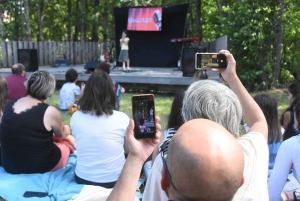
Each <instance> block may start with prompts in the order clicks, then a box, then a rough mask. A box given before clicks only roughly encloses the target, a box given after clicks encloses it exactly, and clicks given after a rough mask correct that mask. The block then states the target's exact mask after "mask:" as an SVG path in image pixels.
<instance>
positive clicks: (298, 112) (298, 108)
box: [293, 96, 300, 131]
mask: <svg viewBox="0 0 300 201" xmlns="http://www.w3.org/2000/svg"><path fill="white" fill-rule="evenodd" d="M295 102H296V104H295V106H294V108H293V109H294V112H295V117H296V119H297V121H298V128H297V129H298V130H299V131H300V96H298V97H297V99H295Z"/></svg>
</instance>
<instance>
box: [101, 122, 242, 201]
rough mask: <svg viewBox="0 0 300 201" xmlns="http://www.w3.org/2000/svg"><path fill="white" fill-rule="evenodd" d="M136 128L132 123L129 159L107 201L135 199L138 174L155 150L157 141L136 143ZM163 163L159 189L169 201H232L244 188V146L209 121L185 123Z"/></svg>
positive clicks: (128, 136) (173, 140)
mask: <svg viewBox="0 0 300 201" xmlns="http://www.w3.org/2000/svg"><path fill="white" fill-rule="evenodd" d="M133 128H134V125H133V123H132V122H131V126H130V130H131V132H128V133H129V134H127V138H128V139H127V141H128V146H129V150H130V153H129V157H128V159H127V161H126V163H125V167H124V169H123V171H122V174H121V176H120V179H119V180H118V182H117V184H116V186H115V187H114V189H113V190H112V192H111V194H110V196H109V198H108V199H107V200H108V201H117V200H122V201H131V200H133V199H134V196H135V187H136V184H137V182H138V176H137V175H138V174H137V172H139V171H140V168H141V166H142V164H143V162H144V161H145V160H146V159H147V156H148V155H150V154H151V152H150V151H152V150H153V147H151V150H149V149H150V148H148V147H150V146H151V145H152V146H153V144H154V143H155V142H156V140H157V138H155V139H148V141H146V140H136V139H135V138H134V137H133V132H132V130H133ZM157 136H158V135H157ZM157 136H156V137H157ZM145 141H146V142H145ZM150 143H151V144H150ZM149 144H150V145H149ZM216 150H217V151H216ZM160 160H162V161H163V164H164V168H163V170H162V180H161V183H160V185H161V188H162V189H163V190H164V191H165V192H166V194H167V195H168V198H169V199H166V200H174V201H179V200H209V201H219V200H220V201H229V200H231V199H232V197H233V196H234V194H235V192H236V191H237V189H238V188H239V187H240V186H241V185H242V184H243V169H244V155H243V150H242V148H241V146H240V145H239V143H238V142H237V141H236V140H235V138H234V137H233V136H232V134H230V133H229V132H228V131H227V130H226V129H225V128H224V127H222V126H221V125H219V124H217V123H215V122H213V121H210V120H206V119H195V120H191V121H189V122H186V123H185V124H184V125H183V126H181V127H180V128H179V130H178V131H177V133H176V135H174V137H173V139H172V140H171V142H170V146H169V154H168V156H167V158H166V159H164V156H163V155H162V156H161V157H160ZM157 185H159V184H157Z"/></svg>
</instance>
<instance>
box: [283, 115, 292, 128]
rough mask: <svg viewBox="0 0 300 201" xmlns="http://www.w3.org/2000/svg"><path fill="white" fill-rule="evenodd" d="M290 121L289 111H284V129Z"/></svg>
mask: <svg viewBox="0 0 300 201" xmlns="http://www.w3.org/2000/svg"><path fill="white" fill-rule="evenodd" d="M290 121H291V112H290V111H286V112H285V113H284V114H283V122H282V123H283V125H282V127H283V128H284V130H286V129H287V127H288V125H289V123H290Z"/></svg>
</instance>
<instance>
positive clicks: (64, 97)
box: [59, 68, 85, 111]
mask: <svg viewBox="0 0 300 201" xmlns="http://www.w3.org/2000/svg"><path fill="white" fill-rule="evenodd" d="M77 78H78V73H77V71H76V70H75V69H73V68H70V69H69V70H68V71H67V72H66V81H67V83H65V84H64V85H63V86H62V88H61V89H60V92H59V109H60V110H62V111H68V110H69V106H70V105H72V104H74V103H75V102H76V97H78V99H80V97H81V96H82V93H83V90H84V87H85V85H84V83H83V82H82V83H81V89H80V87H79V86H77V85H76V82H77Z"/></svg>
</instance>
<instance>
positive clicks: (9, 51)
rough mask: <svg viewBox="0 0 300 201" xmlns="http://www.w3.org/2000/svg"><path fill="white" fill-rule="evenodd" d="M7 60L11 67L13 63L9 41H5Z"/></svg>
mask: <svg viewBox="0 0 300 201" xmlns="http://www.w3.org/2000/svg"><path fill="white" fill-rule="evenodd" d="M7 60H8V66H9V67H11V66H12V65H13V63H12V48H11V41H7Z"/></svg>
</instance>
